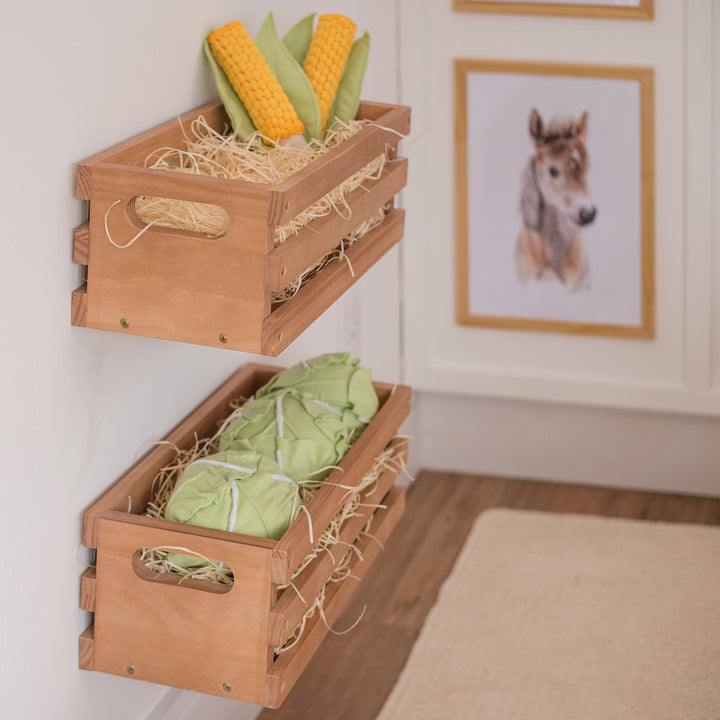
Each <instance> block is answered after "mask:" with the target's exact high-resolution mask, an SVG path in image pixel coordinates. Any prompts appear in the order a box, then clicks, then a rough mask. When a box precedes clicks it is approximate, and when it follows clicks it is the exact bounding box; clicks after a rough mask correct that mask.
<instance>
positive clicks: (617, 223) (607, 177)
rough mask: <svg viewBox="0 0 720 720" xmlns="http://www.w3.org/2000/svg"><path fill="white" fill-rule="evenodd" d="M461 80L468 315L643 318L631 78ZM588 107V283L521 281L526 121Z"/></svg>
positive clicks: (529, 146)
mask: <svg viewBox="0 0 720 720" xmlns="http://www.w3.org/2000/svg"><path fill="white" fill-rule="evenodd" d="M466 78H467V139H468V145H467V147H468V182H467V192H468V198H467V207H468V262H469V268H468V271H469V283H468V285H469V307H468V310H469V312H470V314H471V315H487V316H498V317H513V318H518V317H519V318H529V319H537V320H558V321H570V322H585V323H600V324H611V325H628V326H637V325H640V324H641V316H642V312H641V311H642V292H641V262H642V242H641V230H642V228H641V224H642V222H641V218H642V215H641V213H642V203H641V173H640V163H641V143H640V82H639V81H638V80H626V79H614V78H596V77H581V76H559V75H558V76H556V75H535V74H520V73H518V74H513V73H504V72H503V73H492V72H469V73H468V74H467V76H466ZM532 108H536V109H537V110H538V111H539V113H540V115H541V117H542V118H543V121H544V122H545V123H547V122H549V121H550V120H551V119H552V118H553V117H555V116H557V115H561V116H564V117H567V116H570V117H575V118H579V117H580V115H581V114H582V113H583V112H584V111H587V112H588V116H589V122H588V138H587V143H586V146H587V150H588V154H589V158H590V169H589V172H588V185H589V189H590V193H591V195H592V198H593V201H594V203H595V205H596V206H597V210H598V215H597V219H596V221H595V222H594V223H593V224H591V225H588V226H586V227H585V228H583V229H582V232H583V235H584V237H585V241H586V247H587V252H588V256H589V263H590V275H591V287H590V288H589V289H588V290H580V291H577V292H570V291H568V289H567V288H565V287H564V286H563V285H562V284H560V283H553V282H530V283H528V284H527V285H525V286H524V287H523V286H522V285H521V284H520V282H519V280H518V278H517V273H516V270H515V262H514V250H515V242H516V240H517V237H518V234H519V232H520V229H521V222H522V221H521V216H520V210H519V194H520V178H521V175H522V172H523V170H524V168H525V167H526V165H527V163H528V161H529V159H530V158H531V156H532V153H533V150H534V147H533V143H532V142H531V138H530V135H529V131H528V119H529V115H530V111H531V109H532Z"/></svg>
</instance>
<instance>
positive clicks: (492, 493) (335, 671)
mask: <svg viewBox="0 0 720 720" xmlns="http://www.w3.org/2000/svg"><path fill="white" fill-rule="evenodd" d="M491 507H511V508H518V509H527V510H544V511H548V512H570V513H589V514H594V515H606V516H615V517H624V518H636V519H646V520H655V521H665V522H685V523H703V524H712V525H720V498H700V497H694V496H683V495H669V494H664V493H650V492H640V491H628V490H617V489H612V488H598V487H586V486H578V485H566V484H561V483H547V482H535V481H525V480H512V479H504V478H490V477H480V476H471V475H458V474H450V473H437V472H424V473H422V474H420V476H419V477H418V478H417V480H416V482H415V483H414V485H413V487H412V488H411V490H410V492H409V493H408V498H407V509H406V512H405V516H404V517H403V519H402V520H401V521H400V524H399V525H398V527H397V528H396V530H395V532H394V533H393V535H392V537H391V538H390V540H389V542H388V543H387V546H386V548H385V552H383V553H382V554H381V556H380V557H379V558H378V560H377V561H376V562H375V565H374V566H373V567H372V569H371V570H370V571H369V572H368V575H367V577H366V578H365V580H364V581H363V583H362V584H361V585H360V587H359V588H358V591H357V593H356V595H355V597H354V599H353V601H352V603H351V604H350V606H349V607H348V609H347V611H346V612H345V614H344V615H343V616H342V617H341V618H340V619H339V620H338V622H337V623H336V624H335V626H334V629H335V630H338V631H342V630H344V629H345V628H347V627H350V626H351V625H352V624H353V623H354V622H355V620H356V619H357V618H358V617H359V616H360V614H361V613H362V611H363V608H364V607H366V609H365V615H364V616H363V619H362V621H361V622H360V624H359V625H358V626H357V627H356V628H355V629H354V630H352V631H351V632H350V633H348V634H347V635H342V636H335V635H332V634H329V635H328V636H327V638H326V639H325V641H324V642H323V644H322V646H321V647H320V649H319V651H318V653H317V655H316V656H315V658H313V660H312V662H311V663H310V665H309V666H308V667H307V669H306V670H305V672H304V674H303V675H302V677H301V678H300V680H299V681H298V683H297V685H296V686H295V687H294V688H293V690H292V692H291V693H290V695H289V697H288V698H287V700H286V701H285V703H284V704H283V706H282V707H281V708H280V709H279V710H267V709H266V710H263V711H262V713H261V714H260V716H259V719H260V720H335V719H337V720H341V719H342V720H374V719H375V718H376V717H377V715H378V713H379V712H380V709H381V708H382V706H383V704H384V702H385V699H386V698H387V696H388V694H389V693H390V691H391V690H392V687H393V685H394V684H395V681H396V679H397V677H398V675H399V674H400V671H401V670H402V668H403V665H404V664H405V661H406V659H407V657H408V655H409V653H410V650H411V648H412V646H413V643H414V642H415V639H416V637H417V635H418V633H419V631H420V628H421V627H422V624H423V622H424V619H425V616H426V615H427V613H428V611H429V610H430V608H431V607H432V606H433V604H434V603H435V599H436V597H437V592H438V590H439V588H440V586H441V585H442V582H443V580H444V579H445V578H446V577H447V575H448V574H449V572H450V570H451V569H452V566H453V564H454V562H455V559H456V557H457V555H458V553H459V552H460V549H461V548H462V546H463V544H464V542H465V538H466V537H467V535H468V533H469V532H470V528H471V527H472V524H473V522H474V521H475V518H476V517H477V516H478V514H479V513H481V512H482V511H483V510H486V509H488V508H491Z"/></svg>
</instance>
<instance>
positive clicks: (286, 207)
mask: <svg viewBox="0 0 720 720" xmlns="http://www.w3.org/2000/svg"><path fill="white" fill-rule="evenodd" d="M289 207H290V203H289V202H286V203H285V209H286V210H287V209H288V208H289Z"/></svg>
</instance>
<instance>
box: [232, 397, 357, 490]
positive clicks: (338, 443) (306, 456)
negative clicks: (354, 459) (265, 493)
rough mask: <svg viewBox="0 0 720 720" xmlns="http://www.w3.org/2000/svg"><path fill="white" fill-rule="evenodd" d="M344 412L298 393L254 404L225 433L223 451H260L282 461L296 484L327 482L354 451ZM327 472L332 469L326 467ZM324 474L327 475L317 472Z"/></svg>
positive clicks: (235, 416)
mask: <svg viewBox="0 0 720 720" xmlns="http://www.w3.org/2000/svg"><path fill="white" fill-rule="evenodd" d="M349 435H350V431H349V430H348V428H347V427H346V426H345V425H344V423H343V421H342V413H341V412H340V411H338V410H336V409H334V408H333V407H331V406H330V405H328V404H326V403H324V402H322V401H320V400H318V399H317V398H315V397H313V396H311V395H307V394H305V393H301V392H298V391H297V390H294V389H286V390H280V391H278V392H276V393H271V394H269V395H265V396H263V397H262V398H255V399H254V400H250V401H249V402H247V403H246V404H245V405H243V406H242V407H241V408H239V409H238V410H236V411H235V412H234V413H233V414H232V415H231V416H230V418H228V420H227V421H226V425H225V427H224V428H223V429H222V430H221V432H220V445H219V447H220V450H254V451H256V452H258V453H261V454H263V455H266V456H267V457H270V458H274V459H276V460H277V463H278V465H279V466H280V467H281V468H282V472H283V473H285V474H286V475H288V476H289V477H290V478H292V479H293V480H295V481H296V482H299V481H302V480H305V479H306V478H307V477H308V476H309V475H312V477H313V479H314V480H323V479H324V478H326V477H327V476H328V475H329V474H330V472H331V468H329V467H328V466H331V465H337V464H338V463H339V462H340V460H341V459H342V457H343V455H345V453H346V452H347V449H348V447H349ZM325 468H327V469H325ZM318 470H323V472H317V471H318Z"/></svg>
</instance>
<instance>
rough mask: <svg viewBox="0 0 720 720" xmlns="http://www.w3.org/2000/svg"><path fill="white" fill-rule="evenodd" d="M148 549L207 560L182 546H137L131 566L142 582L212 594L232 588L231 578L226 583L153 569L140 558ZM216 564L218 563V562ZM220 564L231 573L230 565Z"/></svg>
mask: <svg viewBox="0 0 720 720" xmlns="http://www.w3.org/2000/svg"><path fill="white" fill-rule="evenodd" d="M148 550H169V551H172V552H177V553H178V554H184V555H197V556H198V557H200V558H202V559H203V560H208V558H206V557H205V556H204V555H200V553H195V552H194V551H193V550H189V549H188V548H184V547H174V546H172V547H171V546H162V547H157V548H139V549H138V550H136V551H135V552H134V553H133V555H132V560H131V566H132V569H133V572H134V573H135V575H137V577H138V578H139V579H140V580H143V581H144V582H150V583H162V584H163V585H177V586H178V587H182V588H189V589H191V590H201V591H203V592H208V593H212V594H214V595H225V594H226V593H229V592H230V591H231V590H232V589H233V585H234V583H233V582H232V580H231V579H230V581H229V582H227V583H221V582H218V581H217V580H204V579H202V578H192V577H185V576H183V575H180V574H176V573H168V572H163V571H162V570H155V569H153V568H150V567H148V566H147V565H145V563H144V562H143V560H142V558H143V555H144V554H145V553H146V552H147V551H148ZM212 562H215V561H212ZM217 564H218V565H219V564H220V563H217ZM222 564H223V565H224V566H225V567H227V569H228V571H229V572H230V574H231V575H232V569H231V568H230V566H229V565H228V564H227V563H222Z"/></svg>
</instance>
